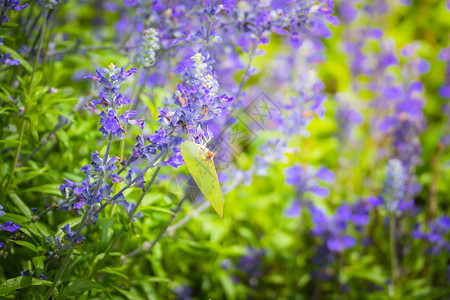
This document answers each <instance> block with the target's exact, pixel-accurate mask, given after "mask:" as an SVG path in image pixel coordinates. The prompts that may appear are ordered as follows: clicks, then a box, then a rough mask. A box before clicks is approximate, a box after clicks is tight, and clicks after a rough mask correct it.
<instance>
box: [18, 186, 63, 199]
mask: <svg viewBox="0 0 450 300" xmlns="http://www.w3.org/2000/svg"><path fill="white" fill-rule="evenodd" d="M22 192H28V193H30V192H33V193H34V192H39V193H43V194H46V195H54V196H58V197H60V196H61V191H60V190H59V184H56V183H49V184H44V185H41V186H37V187H32V188H28V189H24V190H23V191H22Z"/></svg>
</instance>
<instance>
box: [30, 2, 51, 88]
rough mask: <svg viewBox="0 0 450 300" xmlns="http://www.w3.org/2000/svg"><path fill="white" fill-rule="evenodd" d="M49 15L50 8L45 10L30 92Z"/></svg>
mask: <svg viewBox="0 0 450 300" xmlns="http://www.w3.org/2000/svg"><path fill="white" fill-rule="evenodd" d="M47 16H48V10H45V12H44V22H43V23H42V28H41V36H40V37H39V44H38V50H37V52H36V59H35V60H34V66H33V72H32V73H31V79H30V86H29V87H28V94H30V93H31V88H32V86H33V79H34V74H35V73H36V68H37V65H38V62H39V55H40V53H41V48H42V42H43V41H44V35H45V26H46V25H47Z"/></svg>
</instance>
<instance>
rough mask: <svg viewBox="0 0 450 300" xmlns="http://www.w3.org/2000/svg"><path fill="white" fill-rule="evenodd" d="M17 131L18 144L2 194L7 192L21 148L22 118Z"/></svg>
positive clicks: (23, 126) (23, 121)
mask: <svg viewBox="0 0 450 300" xmlns="http://www.w3.org/2000/svg"><path fill="white" fill-rule="evenodd" d="M20 121H21V124H20V131H19V145H18V146H17V149H16V153H15V154H14V160H13V161H12V163H11V169H10V170H9V175H8V178H7V179H6V180H7V181H6V184H5V186H4V196H5V197H6V195H7V194H8V190H9V185H10V184H11V180H12V178H13V176H14V172H15V171H16V166H17V162H18V161H19V155H20V150H21V149H22V141H23V133H24V131H25V119H23V118H22V120H20Z"/></svg>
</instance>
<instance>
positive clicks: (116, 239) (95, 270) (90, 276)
mask: <svg viewBox="0 0 450 300" xmlns="http://www.w3.org/2000/svg"><path fill="white" fill-rule="evenodd" d="M122 233H123V227H122V228H121V229H120V230H119V233H117V234H116V236H115V237H114V239H113V240H112V241H111V243H110V244H109V246H108V249H106V251H105V252H104V254H103V259H102V260H101V261H99V262H98V264H96V265H95V267H94V269H93V270H92V272H91V274H90V275H89V279H92V277H94V275H95V273H97V271H98V269H100V268H101V267H102V266H103V263H104V262H105V261H106V258H107V257H108V256H109V253H110V252H111V250H112V249H113V248H114V246H115V245H116V243H117V241H118V240H119V237H120V235H121V234H122Z"/></svg>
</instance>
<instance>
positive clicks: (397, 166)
mask: <svg viewBox="0 0 450 300" xmlns="http://www.w3.org/2000/svg"><path fill="white" fill-rule="evenodd" d="M407 176H408V174H407V172H406V169H405V167H404V166H403V164H402V162H401V161H400V160H398V159H390V160H389V162H388V165H387V166H386V179H385V180H384V181H383V193H384V197H380V196H379V197H378V198H371V201H372V203H373V205H375V206H377V205H379V204H384V205H385V208H386V210H387V211H388V212H389V213H391V214H394V215H401V214H402V213H403V212H405V211H407V210H410V211H412V212H414V211H415V206H414V200H412V199H411V200H408V199H407V184H406V183H407V179H408V177H407Z"/></svg>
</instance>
